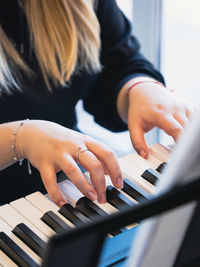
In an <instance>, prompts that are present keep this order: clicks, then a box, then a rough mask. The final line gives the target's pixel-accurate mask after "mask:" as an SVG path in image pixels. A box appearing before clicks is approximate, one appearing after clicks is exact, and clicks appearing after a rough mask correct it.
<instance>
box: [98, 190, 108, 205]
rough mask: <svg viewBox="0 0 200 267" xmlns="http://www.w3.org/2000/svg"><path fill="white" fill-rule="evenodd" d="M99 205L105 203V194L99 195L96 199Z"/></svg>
mask: <svg viewBox="0 0 200 267" xmlns="http://www.w3.org/2000/svg"><path fill="white" fill-rule="evenodd" d="M98 202H99V203H105V202H106V193H105V192H104V193H101V195H100V196H99V198H98Z"/></svg>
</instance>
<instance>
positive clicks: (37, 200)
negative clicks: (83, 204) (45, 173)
mask: <svg viewBox="0 0 200 267" xmlns="http://www.w3.org/2000/svg"><path fill="white" fill-rule="evenodd" d="M25 198H26V199H27V200H28V201H29V202H30V203H31V204H32V205H33V206H34V207H36V208H37V209H39V210H40V211H41V212H42V213H43V214H44V213H46V212H48V211H50V210H51V211H53V212H54V213H55V214H56V215H57V216H58V217H59V218H61V219H62V221H64V222H65V223H66V224H67V225H68V226H69V227H74V225H73V224H72V223H71V222H70V221H69V220H67V219H66V218H65V217H64V216H62V215H61V214H60V213H59V212H58V210H59V207H58V206H57V205H56V204H55V203H54V202H53V201H51V200H49V199H48V198H47V196H45V195H43V194H42V193H40V192H35V193H33V194H30V195H28V196H26V197H25Z"/></svg>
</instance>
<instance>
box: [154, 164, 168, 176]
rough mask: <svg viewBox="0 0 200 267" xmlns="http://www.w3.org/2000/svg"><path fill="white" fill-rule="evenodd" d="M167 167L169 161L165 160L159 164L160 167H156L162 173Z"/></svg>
mask: <svg viewBox="0 0 200 267" xmlns="http://www.w3.org/2000/svg"><path fill="white" fill-rule="evenodd" d="M166 167H167V163H166V162H163V163H161V164H160V165H159V166H158V168H157V169H156V171H157V172H159V173H162V172H163V171H164V168H166Z"/></svg>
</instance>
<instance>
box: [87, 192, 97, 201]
mask: <svg viewBox="0 0 200 267" xmlns="http://www.w3.org/2000/svg"><path fill="white" fill-rule="evenodd" d="M88 196H89V198H90V199H91V200H92V201H95V200H97V195H96V193H95V192H93V191H90V192H89V193H88Z"/></svg>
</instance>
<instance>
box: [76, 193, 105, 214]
mask: <svg viewBox="0 0 200 267" xmlns="http://www.w3.org/2000/svg"><path fill="white" fill-rule="evenodd" d="M76 209H78V210H79V211H80V212H82V213H83V214H85V215H86V216H87V217H89V218H90V219H92V218H93V217H100V216H106V215H107V213H106V212H105V211H104V210H102V209H101V208H100V207H98V206H97V205H96V204H95V203H94V202H92V201H91V200H90V199H88V198H87V197H82V198H80V199H79V200H78V202H77V203H76Z"/></svg>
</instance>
